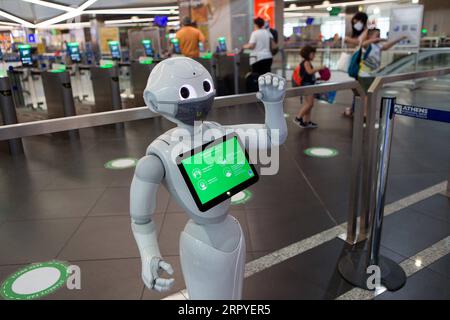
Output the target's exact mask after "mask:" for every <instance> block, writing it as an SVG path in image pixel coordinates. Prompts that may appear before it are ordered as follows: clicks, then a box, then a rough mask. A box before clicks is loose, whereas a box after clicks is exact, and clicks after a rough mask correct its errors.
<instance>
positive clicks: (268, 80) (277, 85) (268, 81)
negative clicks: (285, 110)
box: [256, 73, 286, 102]
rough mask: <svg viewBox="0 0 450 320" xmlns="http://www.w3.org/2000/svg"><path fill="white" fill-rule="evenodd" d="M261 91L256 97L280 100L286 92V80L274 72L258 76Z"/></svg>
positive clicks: (263, 99)
mask: <svg viewBox="0 0 450 320" xmlns="http://www.w3.org/2000/svg"><path fill="white" fill-rule="evenodd" d="M258 85H259V91H258V92H257V93H256V97H257V98H258V99H259V100H261V101H262V102H280V101H283V100H284V95H285V93H286V81H285V80H284V78H282V77H280V76H277V75H276V74H273V73H266V74H264V75H262V76H260V77H259V78H258Z"/></svg>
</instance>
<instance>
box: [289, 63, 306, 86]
mask: <svg viewBox="0 0 450 320" xmlns="http://www.w3.org/2000/svg"><path fill="white" fill-rule="evenodd" d="M300 68H301V64H299V65H298V66H296V67H295V69H294V73H292V86H293V87H300V86H301V85H302V80H303V79H302V76H301V74H300Z"/></svg>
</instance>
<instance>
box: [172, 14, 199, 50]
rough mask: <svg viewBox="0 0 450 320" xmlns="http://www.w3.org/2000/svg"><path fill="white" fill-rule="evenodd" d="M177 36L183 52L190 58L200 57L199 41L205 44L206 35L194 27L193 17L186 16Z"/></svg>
mask: <svg viewBox="0 0 450 320" xmlns="http://www.w3.org/2000/svg"><path fill="white" fill-rule="evenodd" d="M176 38H177V39H178V41H179V44H180V50H181V54H182V55H184V56H186V57H189V58H198V57H200V47H199V42H201V43H202V44H203V45H205V36H204V35H203V33H202V32H201V31H200V30H198V29H197V28H195V27H194V24H193V23H192V21H191V18H189V17H184V18H183V20H182V27H181V29H180V30H178V32H177V33H176Z"/></svg>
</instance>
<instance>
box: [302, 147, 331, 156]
mask: <svg viewBox="0 0 450 320" xmlns="http://www.w3.org/2000/svg"><path fill="white" fill-rule="evenodd" d="M305 154H306V155H308V156H310V157H316V158H332V157H335V156H337V155H338V154H339V152H338V151H337V150H336V149H332V148H308V149H306V150H305Z"/></svg>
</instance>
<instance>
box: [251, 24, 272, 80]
mask: <svg viewBox="0 0 450 320" xmlns="http://www.w3.org/2000/svg"><path fill="white" fill-rule="evenodd" d="M253 23H254V24H255V30H254V31H253V32H252V34H251V35H250V40H249V42H248V43H247V44H245V45H244V46H243V47H242V48H243V49H251V50H252V52H251V53H250V67H251V70H252V73H255V74H257V75H263V74H265V73H267V72H270V70H271V68H272V50H273V49H274V48H276V47H277V45H276V43H275V41H274V39H273V36H272V34H271V33H270V32H269V30H267V29H265V28H264V20H263V19H262V18H260V17H257V18H255V19H254V20H253Z"/></svg>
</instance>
